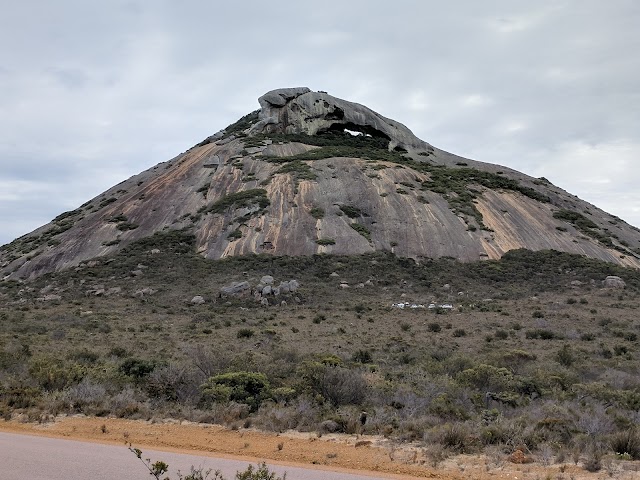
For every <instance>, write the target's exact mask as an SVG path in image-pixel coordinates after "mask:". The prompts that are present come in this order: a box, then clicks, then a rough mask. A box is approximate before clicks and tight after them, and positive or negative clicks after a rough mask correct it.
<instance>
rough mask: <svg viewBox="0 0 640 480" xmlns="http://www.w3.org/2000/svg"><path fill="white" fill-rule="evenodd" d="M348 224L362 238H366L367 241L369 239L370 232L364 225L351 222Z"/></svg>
mask: <svg viewBox="0 0 640 480" xmlns="http://www.w3.org/2000/svg"><path fill="white" fill-rule="evenodd" d="M349 226H350V227H351V228H353V229H354V230H355V231H356V232H358V233H359V234H360V235H362V236H363V237H364V238H366V239H367V240H368V241H371V232H370V231H369V229H368V228H367V227H365V226H364V225H360V224H359V223H351V224H350V225H349Z"/></svg>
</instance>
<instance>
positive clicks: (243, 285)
mask: <svg viewBox="0 0 640 480" xmlns="http://www.w3.org/2000/svg"><path fill="white" fill-rule="evenodd" d="M250 292H251V285H250V284H249V282H246V281H245V282H233V283H231V284H230V285H226V286H224V287H222V288H221V289H220V295H222V296H223V297H242V296H245V295H248V294H249V293H250Z"/></svg>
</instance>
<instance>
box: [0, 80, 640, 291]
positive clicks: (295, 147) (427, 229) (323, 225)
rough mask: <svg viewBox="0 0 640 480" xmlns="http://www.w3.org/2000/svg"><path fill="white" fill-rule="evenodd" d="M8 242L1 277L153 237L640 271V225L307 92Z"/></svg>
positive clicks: (279, 100)
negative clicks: (577, 258) (556, 261)
mask: <svg viewBox="0 0 640 480" xmlns="http://www.w3.org/2000/svg"><path fill="white" fill-rule="evenodd" d="M258 102H259V104H260V109H259V110H256V111H255V112H252V113H250V114H248V115H246V116H244V117H242V118H241V119H240V120H238V121H237V122H236V123H234V124H232V125H230V126H228V127H227V128H225V129H223V130H220V131H219V132H217V133H216V134H214V135H211V136H210V137H208V138H206V139H205V140H203V141H202V142H200V143H199V144H197V145H195V146H194V147H192V148H191V149H189V150H188V151H186V152H184V153H182V154H180V155H178V156H177V157H175V158H173V159H172V160H169V161H167V162H164V163H160V164H158V165H156V166H155V167H152V168H150V169H148V170H146V171H144V172H142V173H140V174H138V175H136V176H133V177H131V178H129V179H128V180H126V181H124V182H122V183H120V184H118V185H116V186H114V187H112V188H111V189H109V190H107V191H106V192H104V193H103V194H101V195H99V196H97V197H96V198H94V199H92V200H90V201H88V202H86V203H85V204H84V205H82V206H80V207H79V208H77V209H76V210H72V211H69V212H65V213H62V214H60V215H58V216H57V217H56V218H54V219H53V220H52V221H51V222H50V223H48V224H47V225H44V226H42V227H40V228H38V229H37V230H35V231H33V232H31V233H29V234H27V235H25V236H23V237H20V238H18V239H16V240H14V241H13V242H11V243H10V244H7V245H4V246H2V247H0V274H1V275H2V277H3V278H8V279H19V278H31V277H35V276H39V275H41V274H43V273H47V272H52V271H59V270H63V269H66V268H70V267H75V266H78V265H80V264H81V263H83V262H87V261H89V260H91V259H94V258H96V257H101V256H104V255H108V254H111V253H114V252H116V251H118V250H119V249H121V248H122V247H123V246H126V245H128V244H130V243H131V242H133V241H135V240H139V239H141V238H145V237H148V236H150V235H152V234H154V233H155V232H159V231H163V230H167V229H175V230H182V229H185V230H188V231H190V232H192V233H193V234H194V235H195V238H196V249H197V252H198V253H200V254H201V255H203V256H205V257H207V258H211V259H219V258H223V257H228V256H234V255H247V254H271V255H292V256H295V255H313V254H320V253H331V254H346V255H356V254H362V253H367V252H373V251H390V252H393V253H395V254H396V255H398V256H402V257H411V258H414V259H417V260H420V259H422V258H440V257H452V258H455V259H458V260H461V261H475V260H482V259H498V258H500V257H501V256H502V255H503V254H504V253H506V252H508V251H509V250H513V249H519V248H525V249H529V250H545V249H554V250H559V251H564V252H569V253H576V254H582V255H586V256H588V257H592V258H597V259H601V260H605V261H608V262H612V263H616V264H620V265H623V266H631V267H635V268H640V230H639V229H638V228H636V227H633V226H631V225H628V224H627V223H625V222H624V221H622V220H621V219H619V218H617V217H615V216H613V215H610V214H608V213H606V212H604V211H602V210H600V209H598V208H597V207H595V206H593V205H591V204H589V203H587V202H585V201H583V200H580V199H579V198H577V197H576V196H574V195H571V194H569V193H567V192H565V191H564V190H562V189H560V188H558V187H556V186H554V185H553V184H552V183H551V182H549V181H548V180H547V179H545V178H532V177H529V176H527V175H524V174H522V173H519V172H517V171H515V170H512V169H509V168H506V167H501V166H499V165H493V164H489V163H482V162H478V161H473V160H469V159H466V158H462V157H459V156H456V155H453V154H451V153H447V152H445V151H442V150H439V149H437V148H435V147H433V146H431V145H430V144H428V143H426V142H424V141H422V140H420V139H419V138H417V137H416V136H415V135H413V133H412V132H411V131H410V130H409V129H408V128H407V127H405V126H404V125H402V124H401V123H399V122H396V121H394V120H391V119H388V118H385V117H383V116H382V115H380V114H378V113H376V112H374V111H372V110H370V109H369V108H367V107H365V106H362V105H359V104H356V103H352V102H348V101H345V100H341V99H338V98H335V97H333V96H331V95H329V94H327V93H326V92H313V91H311V90H309V89H308V88H286V89H278V90H273V91H271V92H268V93H266V94H264V95H263V96H262V97H260V98H259V99H258Z"/></svg>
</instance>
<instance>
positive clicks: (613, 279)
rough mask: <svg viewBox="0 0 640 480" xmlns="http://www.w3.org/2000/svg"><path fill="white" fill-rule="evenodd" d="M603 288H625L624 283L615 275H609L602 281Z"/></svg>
mask: <svg viewBox="0 0 640 480" xmlns="http://www.w3.org/2000/svg"><path fill="white" fill-rule="evenodd" d="M602 286H603V287H604V288H624V287H626V286H627V284H626V283H625V281H624V280H623V279H621V278H620V277H617V276H615V275H609V276H608V277H606V278H605V279H604V280H603V281H602Z"/></svg>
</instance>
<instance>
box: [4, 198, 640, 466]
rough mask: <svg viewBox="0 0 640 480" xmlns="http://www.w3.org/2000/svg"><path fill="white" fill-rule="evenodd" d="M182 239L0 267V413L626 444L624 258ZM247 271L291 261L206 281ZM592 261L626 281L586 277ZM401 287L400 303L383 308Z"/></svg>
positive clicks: (168, 237) (559, 448) (635, 383)
mask: <svg viewBox="0 0 640 480" xmlns="http://www.w3.org/2000/svg"><path fill="white" fill-rule="evenodd" d="M252 198H253V197H252ZM193 245H194V238H193V236H192V235H191V234H190V233H189V232H186V231H170V232H164V233H162V234H157V235H154V236H151V237H148V238H146V239H144V240H142V241H139V242H136V243H132V244H130V245H128V246H127V247H125V248H123V249H122V250H121V251H120V252H118V253H117V254H116V255H114V256H113V257H111V258H110V259H104V258H102V259H98V260H97V261H98V264H97V265H96V266H94V267H91V268H88V267H82V268H79V269H77V270H69V271H65V272H59V273H55V274H50V275H47V276H44V277H42V278H40V279H38V280H35V281H31V282H26V283H18V282H10V281H6V282H3V283H1V284H0V295H2V299H3V302H2V304H1V305H0V415H2V416H3V417H4V418H7V419H8V418H12V417H13V416H15V415H18V414H22V415H24V417H25V418H29V419H32V420H37V419H40V418H41V417H42V415H43V414H53V415H55V414H59V413H84V414H87V415H114V416H118V417H126V418H142V419H149V418H151V417H158V416H164V417H176V418H186V419H189V420H192V421H198V422H211V423H221V424H225V425H229V426H230V427H234V428H235V427H238V426H242V425H249V424H251V425H254V426H257V427H259V428H261V429H265V430H271V431H276V432H281V431H284V430H287V429H290V428H296V429H299V430H304V431H317V432H319V433H320V434H322V433H324V432H329V431H332V432H345V433H358V434H363V435H367V434H377V435H384V436H387V437H389V438H392V439H395V440H396V441H399V442H402V441H413V440H416V441H425V442H427V443H428V444H429V445H430V448H431V447H433V448H435V446H438V447H439V448H441V449H442V451H446V452H464V453H467V452H480V451H483V450H484V449H492V448H498V449H500V450H501V451H503V452H505V453H511V452H513V450H514V449H515V448H516V447H521V448H522V449H524V450H523V451H525V453H527V454H529V452H532V454H534V455H539V456H540V457H541V458H542V456H545V458H547V457H549V458H558V457H561V456H563V455H564V456H565V457H566V456H574V457H575V458H578V459H579V460H580V461H581V462H583V464H584V465H585V466H586V465H590V468H591V467H593V468H597V466H598V462H597V461H596V460H598V457H597V456H594V452H600V453H601V454H602V455H604V456H606V455H618V456H625V458H629V459H637V457H638V451H639V447H638V444H639V441H638V435H639V434H638V430H637V420H638V417H637V412H638V410H639V409H640V381H639V380H638V369H639V368H640V363H639V359H638V353H637V352H638V335H639V334H640V323H638V317H637V311H638V308H639V307H640V299H639V297H638V292H639V291H640V273H639V272H637V271H635V270H628V269H624V268H621V267H617V266H614V265H611V264H605V263H602V262H598V261H595V260H590V259H588V258H586V257H581V256H575V255H569V254H563V253H558V252H553V251H547V252H529V251H513V252H510V253H509V254H508V255H506V256H505V257H504V258H503V259H502V260H500V261H484V262H478V263H466V264H461V263H458V262H456V261H453V260H451V259H439V260H424V261H423V262H421V263H417V262H415V261H413V260H411V259H403V258H397V257H395V256H393V255H390V254H384V253H373V254H368V255H362V256H353V257H344V256H332V255H316V256H311V257H296V258H292V257H273V256H268V255H260V256H247V257H238V258H229V259H225V260H221V261H216V262H212V261H208V260H206V259H204V258H202V257H200V256H198V255H196V254H194V253H193ZM152 251H154V252H155V253H151V252H152ZM158 252H159V253H158ZM107 260H108V261H107ZM139 265H142V267H144V268H140V267H139ZM132 270H141V271H142V272H143V274H142V275H137V276H132V275H131V271H132ZM264 275H271V276H273V277H274V278H275V279H276V281H279V280H280V279H282V280H285V279H292V278H294V279H296V280H297V281H298V282H300V288H299V289H298V291H297V292H296V294H295V298H294V296H290V297H287V302H286V303H287V304H286V305H281V304H280V302H279V301H278V305H279V306H273V304H272V306H263V305H261V304H260V303H259V302H256V301H255V299H254V298H253V297H252V296H250V297H237V298H236V297H230V298H224V299H223V298H218V293H219V289H220V287H222V286H223V285H228V284H229V283H231V282H234V281H245V280H246V281H249V282H251V283H252V284H257V283H258V282H259V280H260V278H261V277H262V276H264ZM607 275H619V276H621V277H622V278H624V280H625V282H626V284H627V287H626V288H625V289H618V290H613V289H602V288H600V281H601V280H602V279H604V278H605V277H606V276H607ZM592 280H593V282H592ZM576 281H577V282H578V283H576ZM572 282H573V284H572ZM340 285H342V286H340ZM344 285H349V286H350V288H343V286H344ZM576 285H578V286H576ZM445 286H446V287H445ZM356 287H358V288H356ZM112 289H115V290H112ZM110 291H111V292H113V293H110V294H107V292H110ZM43 292H44V293H43ZM97 292H99V293H97ZM145 292H146V293H145ZM46 293H54V294H56V295H58V296H59V299H56V300H52V301H45V300H43V299H42V298H43V296H44V295H45V294H46ZM194 295H201V296H202V297H203V299H204V300H205V303H199V304H192V303H191V299H192V298H193V297H194ZM56 298H58V297H56ZM568 298H569V299H574V300H575V301H568V300H567V299H568ZM401 299H402V300H401ZM583 299H584V301H583ZM278 300H279V299H278ZM400 301H402V302H405V301H406V302H407V305H409V304H410V303H413V304H416V308H410V307H409V306H407V307H405V308H403V309H400V308H397V307H395V308H394V307H391V305H392V304H393V303H396V302H400ZM432 301H433V302H434V305H435V306H436V307H437V308H427V306H428V304H429V303H430V302H432ZM403 305H404V303H403ZM417 305H422V306H423V307H424V308H417ZM449 305H450V307H451V308H449ZM445 306H446V307H447V308H445ZM363 412H366V413H365V414H363ZM434 452H436V450H434ZM441 453H442V452H441ZM434 455H435V453H434ZM434 458H435V457H434ZM438 458H439V457H438ZM602 458H603V457H602V456H601V457H600V459H602Z"/></svg>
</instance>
